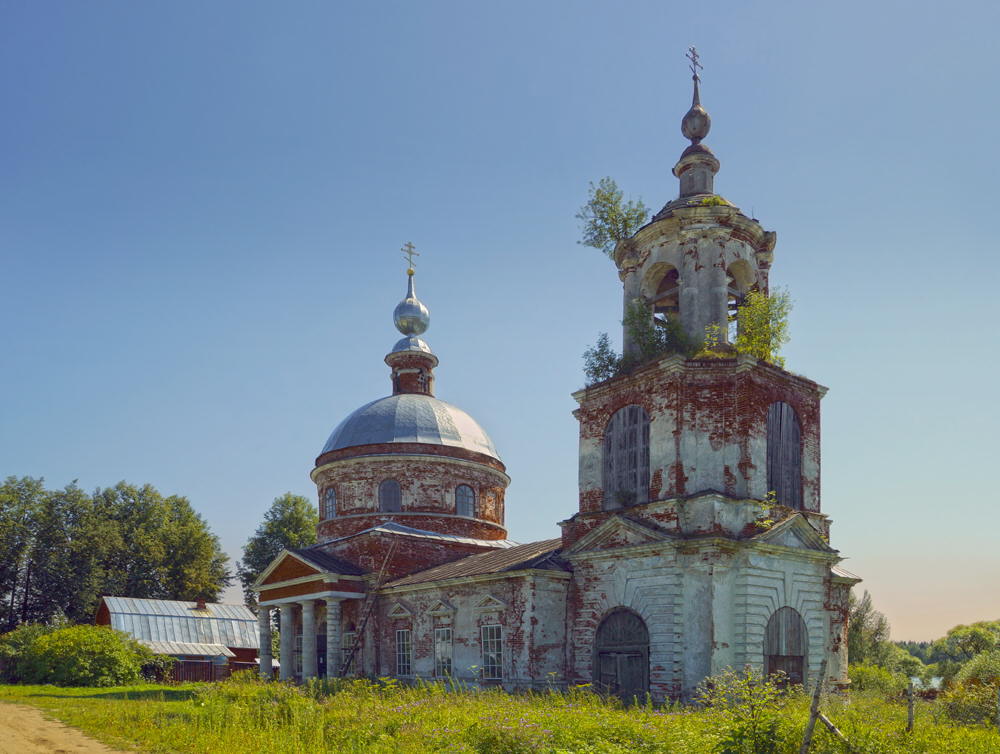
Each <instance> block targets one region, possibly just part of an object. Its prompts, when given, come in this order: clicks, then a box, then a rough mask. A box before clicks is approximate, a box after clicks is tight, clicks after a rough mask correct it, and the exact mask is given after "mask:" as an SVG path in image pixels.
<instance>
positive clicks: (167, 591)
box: [93, 482, 232, 600]
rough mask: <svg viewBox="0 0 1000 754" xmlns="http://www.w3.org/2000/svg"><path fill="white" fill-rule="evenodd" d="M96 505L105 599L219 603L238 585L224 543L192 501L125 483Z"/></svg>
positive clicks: (101, 493) (100, 495)
mask: <svg viewBox="0 0 1000 754" xmlns="http://www.w3.org/2000/svg"><path fill="white" fill-rule="evenodd" d="M93 499H94V511H95V515H96V520H95V521H94V523H95V524H96V525H97V526H100V527H102V528H103V533H102V536H103V537H104V541H103V543H102V544H103V550H102V553H101V556H100V558H99V561H98V563H97V567H99V568H100V569H101V570H102V571H103V574H102V577H101V590H102V591H103V593H104V594H116V595H119V596H122V597H145V598H151V599H166V600H196V599H199V598H204V599H207V600H217V599H218V598H219V596H220V594H221V592H222V590H223V588H225V587H226V586H228V585H229V583H230V582H231V581H232V577H231V576H230V573H229V571H228V569H227V568H226V561H227V557H226V554H225V553H224V552H223V551H222V547H221V546H220V544H219V540H218V538H217V537H216V536H215V535H214V534H212V533H211V531H210V530H209V529H208V525H207V524H206V523H205V520H204V519H203V518H202V517H201V516H199V515H198V514H197V513H196V512H195V511H194V510H193V509H192V508H191V503H190V502H189V501H188V500H187V498H184V497H180V496H177V495H171V496H170V497H167V498H164V497H163V496H162V495H161V494H160V493H159V492H158V491H157V490H156V488H155V487H153V486H152V485H149V484H146V485H143V486H142V487H136V486H135V485H131V484H127V483H126V482H119V483H118V484H117V485H115V486H114V487H109V488H107V489H103V490H100V489H99V490H97V491H95V492H94V495H93Z"/></svg>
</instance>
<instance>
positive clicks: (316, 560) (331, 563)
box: [289, 547, 364, 576]
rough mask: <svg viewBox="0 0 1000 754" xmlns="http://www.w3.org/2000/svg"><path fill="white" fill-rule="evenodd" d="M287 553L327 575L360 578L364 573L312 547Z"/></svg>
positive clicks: (344, 561) (352, 565)
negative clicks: (327, 573)
mask: <svg viewBox="0 0 1000 754" xmlns="http://www.w3.org/2000/svg"><path fill="white" fill-rule="evenodd" d="M289 552H291V553H294V554H295V555H298V556H299V557H300V558H302V559H303V560H308V561H309V562H310V563H312V564H313V565H314V566H316V567H317V568H322V569H323V570H324V571H327V572H329V573H339V574H343V575H345V576H360V575H361V574H363V573H364V571H363V570H361V569H360V568H358V567H357V566H356V565H354V564H352V563H348V562H347V561H346V560H341V559H340V558H337V557H334V556H333V555H330V554H328V553H325V552H323V551H322V550H318V549H315V548H313V547H305V548H303V549H301V550H289Z"/></svg>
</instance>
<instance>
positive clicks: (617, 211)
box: [576, 177, 649, 257]
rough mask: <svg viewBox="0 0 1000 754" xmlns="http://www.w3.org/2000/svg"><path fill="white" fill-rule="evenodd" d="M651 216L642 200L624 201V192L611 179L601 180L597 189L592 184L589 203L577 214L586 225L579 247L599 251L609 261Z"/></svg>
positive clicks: (596, 186) (592, 183) (584, 225)
mask: <svg viewBox="0 0 1000 754" xmlns="http://www.w3.org/2000/svg"><path fill="white" fill-rule="evenodd" d="M648 216H649V209H648V208H647V207H646V205H645V204H643V203H642V200H641V199H639V200H635V201H633V200H631V199H630V200H629V201H627V202H623V201H622V192H621V189H619V188H618V184H617V183H615V182H614V181H613V180H612V179H611V178H608V177H604V178H601V180H599V181H598V182H597V185H594V182H593V181H591V182H590V191H589V195H588V198H587V203H586V204H584V205H583V206H582V207H581V208H580V211H579V212H577V214H576V217H577V219H578V220H582V221H583V228H582V230H583V239H582V240H580V241H579V242H578V243H580V244H582V245H583V246H593V247H594V248H595V249H600V250H601V251H603V252H604V253H605V254H607V255H608V256H609V257H610V256H611V255H612V254H614V251H615V246H617V245H618V243H619V241H624V240H625V239H626V238H630V237H631V236H632V235H633V234H634V233H635V232H636V231H637V230H639V228H641V227H642V226H643V225H644V224H645V222H646V218H647V217H648Z"/></svg>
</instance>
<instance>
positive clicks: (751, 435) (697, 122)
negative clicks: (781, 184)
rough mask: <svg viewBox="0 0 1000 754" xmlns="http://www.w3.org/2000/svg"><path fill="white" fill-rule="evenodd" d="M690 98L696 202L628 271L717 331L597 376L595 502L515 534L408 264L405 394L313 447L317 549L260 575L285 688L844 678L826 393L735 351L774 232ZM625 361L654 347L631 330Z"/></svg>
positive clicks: (589, 487) (691, 323) (651, 684)
mask: <svg viewBox="0 0 1000 754" xmlns="http://www.w3.org/2000/svg"><path fill="white" fill-rule="evenodd" d="M692 63H693V65H692V70H693V72H694V73H695V76H694V97H693V103H692V106H691V109H690V110H689V111H688V112H687V114H686V115H685V116H684V118H683V121H682V125H681V131H682V133H683V135H684V136H685V137H686V138H687V139H688V140H689V141H690V145H689V146H687V148H686V149H684V151H683V152H682V154H681V156H680V159H679V160H678V162H677V164H676V165H675V167H674V169H673V172H674V175H675V176H676V177H677V178H678V179H679V183H680V190H679V196H678V198H676V199H674V200H672V201H670V202H668V203H667V204H666V205H665V206H664V207H663V208H662V209H661V210H660V211H659V212H657V213H656V214H655V215H654V217H653V218H652V220H651V221H650V222H649V223H648V224H646V225H645V226H644V227H642V228H640V229H639V230H638V231H637V232H636V233H635V234H634V235H633V236H632V237H631V238H629V239H627V240H625V241H623V242H621V243H619V244H618V246H617V248H616V250H615V253H614V261H615V263H616V265H617V267H618V273H619V277H620V279H621V281H622V283H623V290H624V296H623V300H624V311H625V312H626V313H628V312H634V311H636V310H638V311H640V312H642V316H643V317H648V318H649V321H650V322H654V323H655V322H657V321H658V322H659V324H654V326H661V327H672V328H675V330H680V331H683V332H684V333H686V334H687V336H688V337H689V338H690V339H694V340H696V341H698V342H701V341H702V340H703V339H704V338H705V333H706V328H709V330H710V331H714V332H715V333H716V335H717V339H718V346H717V348H716V349H715V350H714V353H713V354H711V358H687V357H686V356H684V355H681V354H672V355H667V356H660V357H657V358H654V359H652V360H650V361H648V362H647V363H639V365H638V366H635V367H633V368H632V369H630V370H628V371H626V372H624V373H622V374H620V375H618V376H615V377H612V378H610V379H607V380H605V381H603V382H600V383H598V384H594V385H590V386H588V387H586V388H584V389H582V390H579V391H578V392H576V393H574V395H573V397H574V398H575V399H576V401H577V402H578V404H579V407H578V408H577V409H576V411H575V412H574V415H575V416H576V418H577V419H578V420H579V425H580V434H579V459H580V460H579V463H580V465H579V499H578V504H577V508H576V510H575V511H574V510H567V511H566V513H567V514H568V515H567V518H566V519H565V520H564V521H562V522H560V524H559V526H560V527H561V535H560V536H557V537H554V538H552V539H548V540H544V541H541V542H530V543H527V544H519V543H516V542H513V541H511V540H510V539H509V538H508V534H507V530H506V528H505V526H504V506H505V491H506V488H507V485H508V483H509V481H510V478H509V477H508V476H507V469H506V467H505V466H504V463H503V461H502V460H501V458H500V455H499V453H498V452H497V449H496V448H495V447H494V445H493V443H492V441H491V440H490V437H489V435H488V434H487V433H486V431H485V430H484V429H483V428H482V427H481V426H480V425H479V424H478V423H477V422H476V421H475V419H473V418H472V417H471V416H470V415H469V414H467V413H466V412H465V411H463V410H462V409H460V408H458V407H456V406H453V405H451V404H449V403H446V402H444V401H442V400H440V399H438V398H437V397H436V396H435V389H434V370H435V368H436V367H437V366H438V359H437V357H436V356H435V355H434V353H433V351H432V350H431V348H430V346H428V344H427V343H426V342H425V341H424V340H423V339H422V338H421V336H422V335H423V334H424V332H425V331H426V330H427V327H428V325H429V321H430V320H429V314H428V310H427V308H426V306H424V304H423V303H422V302H421V301H420V300H419V299H418V298H417V295H416V291H415V288H414V271H413V268H412V266H411V268H410V269H409V270H408V288H407V292H406V296H405V298H404V299H403V300H402V301H401V302H400V304H399V305H398V306H397V307H396V310H395V313H394V319H395V324H396V327H397V328H398V330H399V331H400V333H401V334H402V338H401V339H400V340H399V341H398V342H397V343H396V344H395V345H394V346H393V347H392V349H391V351H390V352H389V354H388V355H387V356H386V357H385V362H386V364H387V366H388V367H389V370H390V379H391V384H392V394H391V395H389V396H387V397H384V398H379V399H378V400H375V401H372V402H371V403H368V404H366V405H364V406H362V407H361V408H359V409H357V410H356V411H354V412H353V413H352V414H350V415H349V416H348V417H347V418H346V419H344V420H343V421H342V422H341V423H340V424H339V425H338V426H337V427H336V428H335V429H334V430H333V433H332V434H331V435H330V438H329V440H328V441H327V443H326V445H325V446H323V448H322V450H321V451H320V453H319V456H318V457H317V458H316V463H315V468H314V469H313V471H312V480H313V481H314V482H315V484H316V488H317V492H318V500H319V518H320V522H319V525H318V527H317V532H316V544H315V545H313V546H311V547H308V548H305V549H299V550H285V551H283V552H282V553H281V554H280V555H279V556H278V557H277V558H275V560H274V561H273V562H272V563H271V564H270V565H269V567H268V568H267V569H266V570H265V571H264V572H263V573H262V574H261V576H260V578H259V579H258V581H257V583H256V584H255V586H254V590H255V591H256V592H257V594H258V600H259V605H260V610H259V623H258V625H259V630H260V647H261V668H262V672H263V673H264V674H265V675H270V668H271V657H270V656H269V648H270V646H271V641H270V634H271V610H272V609H275V608H276V609H277V610H278V611H279V614H280V627H281V632H280V637H281V653H280V654H281V665H280V677H281V678H282V679H304V678H311V677H316V676H329V677H334V676H338V675H345V674H349V675H374V676H394V677H397V678H399V679H402V680H410V679H417V678H424V679H448V678H453V679H456V680H459V681H462V682H466V683H474V684H499V685H502V686H503V687H504V688H508V689H527V688H544V687H548V686H552V685H557V686H571V685H574V684H593V685H594V686H595V687H596V688H598V689H600V690H602V691H606V692H608V693H615V694H619V695H621V696H623V697H626V698H629V697H632V696H638V697H640V698H645V697H646V695H647V693H648V694H649V695H651V697H652V698H653V700H655V701H662V700H666V699H688V698H690V697H691V696H692V694H693V693H694V691H695V689H696V687H697V686H698V684H699V683H700V682H701V681H702V679H704V678H705V677H706V676H708V675H711V674H715V673H718V672H720V671H722V670H723V669H725V668H727V667H733V668H742V667H744V666H751V667H753V668H756V669H758V670H761V671H763V672H767V673H771V672H776V671H783V672H784V673H786V674H787V675H788V676H789V677H790V678H791V679H792V680H793V681H794V682H800V683H801V682H811V681H813V680H815V678H816V677H817V673H818V672H819V668H820V664H821V662H822V660H823V659H824V658H825V659H827V660H828V670H827V678H828V679H830V680H832V681H834V682H846V675H847V642H846V615H847V600H848V592H849V591H850V588H851V586H852V585H853V584H855V583H857V581H858V579H857V578H856V577H854V576H852V575H851V574H850V573H848V572H846V571H844V570H842V569H841V568H839V567H838V563H839V562H840V560H841V557H840V555H839V554H838V552H837V550H835V549H833V548H832V547H831V546H830V520H829V519H828V518H827V516H826V515H825V514H824V513H823V512H822V510H821V506H820V400H821V399H822V397H823V395H824V393H825V392H826V388H824V387H822V386H821V385H819V384H817V383H815V382H813V381H812V380H809V379H806V378H805V377H801V376H798V375H794V374H792V373H790V372H787V371H785V370H784V369H782V368H780V367H778V366H776V365H774V364H771V363H767V362H765V361H763V360H759V359H757V358H754V357H752V356H750V355H747V354H745V353H738V352H737V351H736V350H735V349H734V348H732V347H731V346H730V345H729V341H730V340H731V339H732V337H733V333H734V332H736V331H738V330H734V328H739V327H740V322H739V311H740V309H739V307H740V305H741V304H742V302H743V299H744V297H745V296H747V294H748V293H750V292H751V291H761V292H764V293H766V292H767V291H768V273H769V270H770V267H771V262H772V259H773V256H774V246H775V234H774V233H773V232H771V231H766V230H764V228H763V227H761V225H760V224H759V223H758V222H757V220H756V219H753V218H750V217H747V216H746V215H744V214H743V213H742V212H741V211H740V210H739V209H738V208H737V207H735V206H733V205H732V204H730V203H729V202H728V201H726V200H725V199H722V198H721V197H719V196H718V195H716V194H715V190H714V178H715V174H716V173H717V172H718V170H719V161H718V159H717V158H716V157H715V155H714V154H713V153H712V151H711V150H710V149H709V148H708V147H707V146H706V145H705V144H704V143H703V139H704V138H705V137H706V136H707V134H708V132H709V128H710V125H711V120H710V118H709V116H708V113H707V112H706V111H705V110H704V108H702V106H701V104H700V101H699V100H700V97H699V78H698V75H697V59H696V56H695V57H694V58H693V59H692ZM624 344H625V354H626V356H636V355H637V354H639V353H640V344H639V343H637V342H636V331H635V329H634V328H630V327H625V330H624Z"/></svg>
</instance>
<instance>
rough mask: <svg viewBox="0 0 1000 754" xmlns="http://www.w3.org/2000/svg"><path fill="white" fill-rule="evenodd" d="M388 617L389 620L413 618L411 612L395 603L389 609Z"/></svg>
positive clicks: (400, 603) (399, 603) (404, 606)
mask: <svg viewBox="0 0 1000 754" xmlns="http://www.w3.org/2000/svg"><path fill="white" fill-rule="evenodd" d="M388 615H389V617H390V618H411V617H413V611H412V610H410V608H408V607H407V606H406V605H404V604H403V603H402V602H397V603H395V604H394V605H393V606H392V607H390V608H389V613H388Z"/></svg>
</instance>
